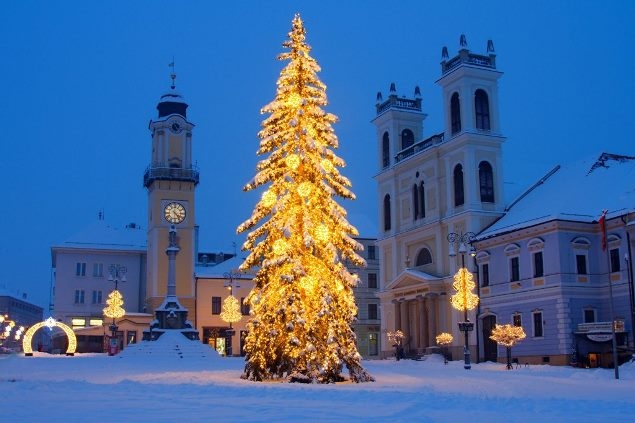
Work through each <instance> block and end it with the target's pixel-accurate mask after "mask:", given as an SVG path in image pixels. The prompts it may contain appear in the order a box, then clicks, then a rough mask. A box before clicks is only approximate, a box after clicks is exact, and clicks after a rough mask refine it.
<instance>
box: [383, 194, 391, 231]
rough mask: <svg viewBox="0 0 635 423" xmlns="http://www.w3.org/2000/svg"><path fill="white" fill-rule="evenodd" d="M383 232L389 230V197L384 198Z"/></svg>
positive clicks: (387, 195)
mask: <svg viewBox="0 0 635 423" xmlns="http://www.w3.org/2000/svg"><path fill="white" fill-rule="evenodd" d="M384 230H385V231H389V230H390V195H389V194H386V195H385V196H384Z"/></svg>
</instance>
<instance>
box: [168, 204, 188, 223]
mask: <svg viewBox="0 0 635 423" xmlns="http://www.w3.org/2000/svg"><path fill="white" fill-rule="evenodd" d="M163 216H164V217H165V220H167V221H168V222H170V223H181V222H183V221H184V220H185V207H184V206H183V204H181V203H177V202H174V201H173V202H171V203H168V205H166V206H165V208H164V209H163Z"/></svg>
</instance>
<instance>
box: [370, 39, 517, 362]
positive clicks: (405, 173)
mask: <svg viewBox="0 0 635 423" xmlns="http://www.w3.org/2000/svg"><path fill="white" fill-rule="evenodd" d="M495 58H496V56H495V54H494V51H493V47H492V48H491V49H488V52H487V54H485V55H477V54H473V53H471V52H470V51H469V50H468V49H467V46H462V48H461V50H460V51H459V53H458V55H457V56H455V57H453V58H452V59H450V58H449V57H448V55H447V50H444V58H443V59H444V60H443V62H442V64H441V67H442V74H441V78H440V79H439V80H438V81H437V83H438V84H439V85H440V86H441V88H442V92H443V98H442V101H443V105H444V107H443V109H444V110H445V112H446V116H445V130H444V132H442V133H440V134H436V135H432V136H430V137H427V138H424V137H423V122H424V119H425V117H426V115H425V113H424V112H423V111H422V99H421V95H420V92H419V89H418V88H416V89H415V92H414V96H413V98H405V97H400V96H398V95H397V91H396V87H395V85H394V84H392V85H391V87H390V92H389V95H388V98H387V99H386V100H384V99H383V96H382V94H381V93H379V94H378V97H377V104H376V111H377V115H376V116H375V118H374V119H373V123H374V125H375V127H376V129H377V146H378V148H377V156H378V158H379V160H378V163H377V164H378V168H379V172H378V174H377V176H376V177H375V179H376V181H377V190H378V204H377V206H378V208H379V210H380V216H381V217H380V222H379V236H378V241H377V243H378V246H379V249H380V269H381V279H382V280H383V281H385V286H384V289H383V291H382V293H381V294H380V296H381V304H382V310H383V312H382V327H383V328H386V330H387V331H391V330H396V329H399V330H401V331H402V332H404V334H405V339H404V341H403V342H404V348H405V350H406V354H424V353H425V352H426V351H427V350H428V349H429V348H431V347H435V346H436V341H435V338H436V335H437V334H439V333H441V332H450V333H453V332H456V331H455V328H456V326H457V319H458V318H459V316H457V314H456V313H454V312H453V310H452V308H451V307H450V304H449V300H450V295H451V294H452V293H451V292H450V289H449V288H451V286H452V275H454V273H455V272H456V271H457V270H458V269H459V268H460V267H461V266H462V262H461V257H460V256H455V257H453V258H451V257H450V256H449V255H448V251H449V247H450V246H449V245H448V240H447V239H448V235H449V234H466V233H477V232H480V230H481V229H482V228H484V227H486V226H488V225H490V224H491V223H493V222H494V221H496V220H497V219H498V218H500V217H501V216H502V215H503V213H504V200H503V195H502V191H503V161H502V145H503V143H504V141H505V137H504V136H503V135H502V134H501V132H500V120H499V113H498V109H499V104H498V84H497V81H498V79H499V78H500V76H501V75H502V73H501V72H500V71H498V70H497V69H496V62H495ZM466 265H467V266H468V268H470V269H471V270H473V266H472V263H471V262H470V261H468V263H466ZM470 318H471V320H472V321H474V315H473V313H470ZM384 336H386V331H385V332H384ZM470 336H471V344H472V345H473V344H474V334H473V333H472V334H471V335H470ZM455 338H458V336H457V335H455ZM382 345H384V351H383V354H384V356H388V355H390V354H392V353H393V351H392V349H391V345H390V342H389V341H388V339H387V338H384V340H383V343H382ZM454 348H455V349H458V346H455V347H454ZM457 351H458V350H457Z"/></svg>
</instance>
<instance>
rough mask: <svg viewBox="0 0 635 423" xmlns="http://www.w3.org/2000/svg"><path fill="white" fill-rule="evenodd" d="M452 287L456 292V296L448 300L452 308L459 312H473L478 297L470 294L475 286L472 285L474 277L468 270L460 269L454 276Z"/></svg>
mask: <svg viewBox="0 0 635 423" xmlns="http://www.w3.org/2000/svg"><path fill="white" fill-rule="evenodd" d="M452 287H453V288H454V290H455V291H456V294H454V295H452V297H451V298H450V302H451V304H452V307H454V308H455V309H457V310H461V311H466V310H474V308H476V306H477V305H478V295H476V294H474V293H473V292H472V290H473V289H474V288H475V287H476V284H475V283H474V276H473V275H472V273H470V271H469V270H467V269H466V268H465V267H461V268H460V269H459V271H458V272H456V274H455V275H454V283H453V284H452Z"/></svg>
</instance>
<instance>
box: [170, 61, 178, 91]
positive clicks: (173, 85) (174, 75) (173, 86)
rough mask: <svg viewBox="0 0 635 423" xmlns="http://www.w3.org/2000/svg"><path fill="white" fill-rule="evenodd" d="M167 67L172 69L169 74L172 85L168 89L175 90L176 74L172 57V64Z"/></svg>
mask: <svg viewBox="0 0 635 423" xmlns="http://www.w3.org/2000/svg"><path fill="white" fill-rule="evenodd" d="M168 66H169V67H171V68H172V72H170V79H172V85H170V88H172V89H175V88H176V83H175V80H176V73H175V72H174V56H172V63H170V64H169V65H168Z"/></svg>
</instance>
